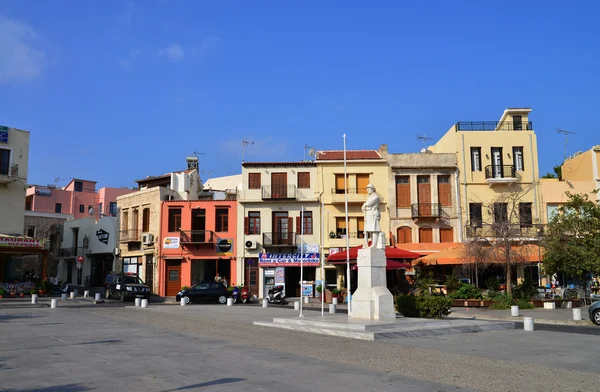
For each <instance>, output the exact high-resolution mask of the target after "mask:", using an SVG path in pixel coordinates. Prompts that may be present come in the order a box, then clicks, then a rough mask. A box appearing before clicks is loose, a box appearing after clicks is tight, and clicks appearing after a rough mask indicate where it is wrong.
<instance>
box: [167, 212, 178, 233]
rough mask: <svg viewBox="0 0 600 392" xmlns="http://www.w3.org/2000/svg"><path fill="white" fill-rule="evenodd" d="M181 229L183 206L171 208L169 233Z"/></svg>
mask: <svg viewBox="0 0 600 392" xmlns="http://www.w3.org/2000/svg"><path fill="white" fill-rule="evenodd" d="M180 229H181V208H169V227H168V231H169V233H174V232H176V231H179V230H180Z"/></svg>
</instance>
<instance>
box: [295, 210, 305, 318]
mask: <svg viewBox="0 0 600 392" xmlns="http://www.w3.org/2000/svg"><path fill="white" fill-rule="evenodd" d="M296 227H297V226H296ZM303 283H304V206H302V209H301V210H300V315H299V316H298V317H304V315H303V314H302V302H303V300H304V296H303V293H302V284H303Z"/></svg>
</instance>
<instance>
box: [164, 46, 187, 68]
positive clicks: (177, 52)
mask: <svg viewBox="0 0 600 392" xmlns="http://www.w3.org/2000/svg"><path fill="white" fill-rule="evenodd" d="M158 55H159V56H165V57H166V58H167V60H169V61H170V62H172V63H176V62H178V61H181V60H183V58H184V57H185V51H184V50H183V48H182V47H181V45H179V44H177V43H172V44H171V45H169V46H168V47H167V48H166V49H164V50H159V51H158Z"/></svg>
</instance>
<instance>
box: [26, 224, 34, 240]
mask: <svg viewBox="0 0 600 392" xmlns="http://www.w3.org/2000/svg"><path fill="white" fill-rule="evenodd" d="M27 237H35V226H28V227H27Z"/></svg>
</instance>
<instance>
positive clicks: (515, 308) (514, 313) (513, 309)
mask: <svg viewBox="0 0 600 392" xmlns="http://www.w3.org/2000/svg"><path fill="white" fill-rule="evenodd" d="M510 315H511V316H512V317H518V316H519V307H518V306H511V307H510Z"/></svg>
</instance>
